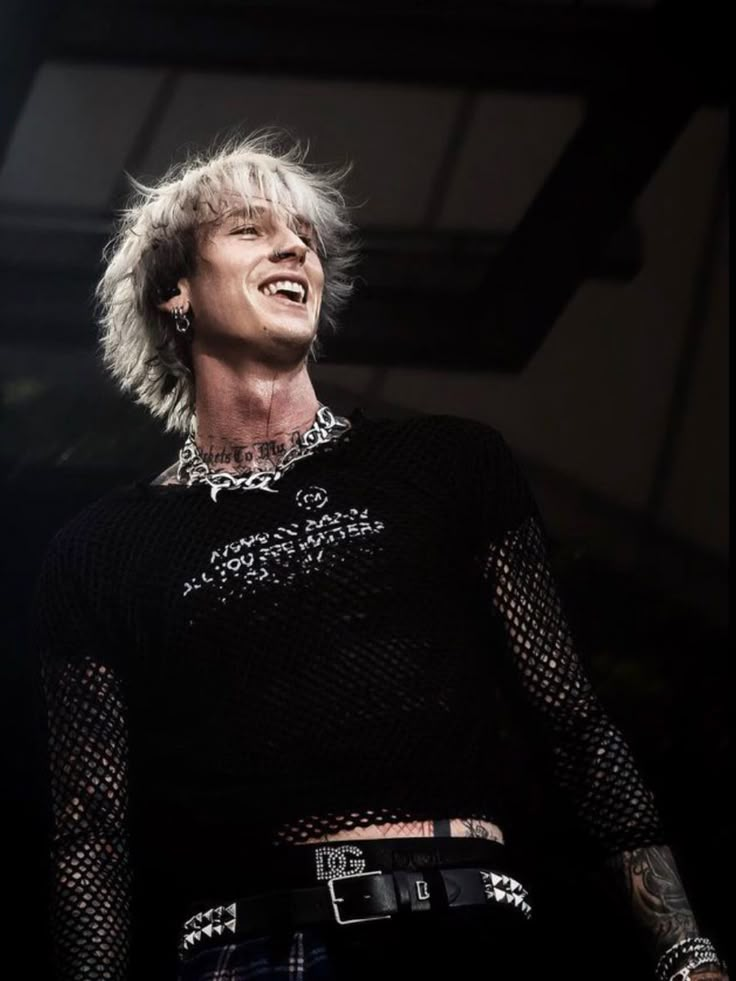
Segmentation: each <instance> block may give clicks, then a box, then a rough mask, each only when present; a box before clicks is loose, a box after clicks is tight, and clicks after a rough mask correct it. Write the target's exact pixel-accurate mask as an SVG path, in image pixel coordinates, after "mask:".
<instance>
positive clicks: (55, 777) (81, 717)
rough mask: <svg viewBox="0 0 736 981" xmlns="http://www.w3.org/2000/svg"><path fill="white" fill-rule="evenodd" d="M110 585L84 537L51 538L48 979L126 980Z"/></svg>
mask: <svg viewBox="0 0 736 981" xmlns="http://www.w3.org/2000/svg"><path fill="white" fill-rule="evenodd" d="M110 595H111V582H110V574H109V571H108V570H107V568H106V567H105V566H101V565H100V563H99V562H98V561H97V559H96V558H95V553H94V551H93V548H92V547H91V545H90V538H89V535H88V534H86V533H85V532H84V530H81V531H80V530H78V529H77V528H74V529H73V531H72V532H69V531H67V532H66V533H59V534H58V535H57V536H56V537H55V538H54V540H53V541H52V543H51V545H50V547H49V550H48V551H47V553H46V556H45V558H44V562H43V564H42V567H41V570H40V575H39V579H38V581H37V584H36V590H35V596H34V615H33V619H32V646H33V649H34V650H35V651H36V655H37V657H38V658H39V661H40V669H41V683H42V689H43V701H44V703H45V707H46V720H47V726H46V729H47V736H48V775H49V784H50V799H51V801H50V802H51V828H50V832H51V840H50V859H51V862H50V870H49V871H50V880H49V886H50V904H51V909H50V921H51V922H50V927H51V939H52V944H53V956H54V977H55V978H58V979H60V981H101V979H103V978H104V979H105V981H127V977H128V973H129V950H130V909H131V871H130V868H131V866H130V855H129V848H128V838H129V834H128V713H127V709H126V698H125V690H124V684H123V678H122V674H121V672H122V666H123V664H124V661H123V659H122V656H121V655H120V650H119V648H120V647H121V646H122V645H121V644H120V642H119V638H118V636H117V634H116V632H115V630H114V628H113V627H112V626H111V619H112V612H111V610H112V606H111V600H110Z"/></svg>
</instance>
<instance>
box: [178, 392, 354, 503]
mask: <svg viewBox="0 0 736 981" xmlns="http://www.w3.org/2000/svg"><path fill="white" fill-rule="evenodd" d="M350 428H351V426H350V422H349V420H348V419H345V418H344V417H343V416H336V415H334V413H333V412H332V410H331V409H329V408H328V407H327V406H326V405H320V407H319V409H318V410H317V415H316V417H315V420H314V422H313V423H312V425H311V426H310V428H309V429H307V431H306V432H304V433H302V435H301V437H300V438H299V441H298V442H297V443H295V445H294V446H292V447H291V448H290V449H289V450H287V451H286V453H285V454H284V457H283V459H282V460H281V463H279V465H278V466H277V467H276V468H275V469H274V470H254V469H251V470H247V471H245V472H244V473H243V474H242V475H236V474H233V473H229V472H228V471H226V470H212V468H211V467H210V466H209V465H208V464H207V463H206V462H205V461H204V459H203V458H202V454H201V453H200V452H199V447H198V446H197V442H196V440H195V438H194V433H193V432H192V431H190V433H189V435H188V436H187V438H186V441H185V443H184V445H183V446H182V448H181V450H180V451H179V467H178V469H177V473H176V475H177V479H178V480H179V481H180V482H181V483H184V484H186V485H187V487H191V485H192V484H195V483H205V484H209V486H210V497H211V498H212V500H213V501H215V502H217V495H218V494H219V493H220V491H222V490H264V491H270V492H271V493H274V494H275V493H278V491H277V489H276V488H275V487H274V486H273V485H274V484H275V483H277V481H279V480H280V479H281V478H282V476H283V475H284V474H285V473H286V471H287V470H290V469H291V468H292V467H293V466H294V464H295V463H296V462H297V460H302V459H303V458H304V457H306V456H311V455H312V454H313V453H314V451H315V450H316V449H317V448H318V447H319V446H324V445H325V444H326V443H332V442H334V441H335V440H337V439H339V438H340V437H341V436H342V435H343V434H344V433H346V432H347V431H348V430H349V429H350Z"/></svg>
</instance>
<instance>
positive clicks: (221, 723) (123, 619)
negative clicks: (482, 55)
mask: <svg viewBox="0 0 736 981" xmlns="http://www.w3.org/2000/svg"><path fill="white" fill-rule="evenodd" d="M342 176H344V175H340V174H319V173H317V172H316V171H313V170H309V169H308V168H307V167H306V165H305V164H304V161H303V154H302V151H301V149H300V148H299V147H298V146H295V147H292V148H291V149H290V150H288V151H287V152H285V153H281V152H280V151H279V149H278V147H277V145H276V143H275V140H274V138H273V136H272V135H271V134H269V133H266V134H261V135H256V136H255V137H251V138H250V139H246V140H243V141H241V142H240V143H235V144H231V145H230V146H228V147H226V148H225V149H224V150H222V151H220V152H219V153H217V154H213V155H212V156H210V157H209V158H205V159H202V160H196V161H192V162H190V163H189V164H187V165H186V166H184V167H182V168H180V169H179V170H177V171H175V172H173V173H172V175H170V176H168V177H167V178H165V179H164V180H163V181H162V182H161V183H160V184H158V185H157V186H156V187H153V188H145V187H142V186H138V198H137V200H136V201H135V202H134V203H133V204H132V205H131V207H130V208H129V210H128V211H127V212H126V215H125V216H124V219H123V222H122V224H121V227H120V229H119V231H118V234H117V236H116V238H115V240H114V241H113V243H112V244H111V247H110V249H109V250H108V253H107V268H106V271H105V274H104V276H103V278H102V281H101V283H100V287H99V291H98V297H99V301H100V320H101V325H102V336H101V343H102V351H103V355H104V360H105V364H106V366H107V367H108V368H109V369H110V371H111V372H112V374H113V375H114V377H115V378H116V379H117V380H118V382H119V383H120V385H121V387H122V388H123V389H124V390H127V391H130V392H131V393H132V394H133V395H134V397H135V398H136V400H137V401H139V402H141V403H142V404H144V405H146V406H147V407H148V408H149V410H150V411H151V412H152V413H153V414H154V415H155V416H157V417H159V418H161V419H162V420H163V421H164V423H165V425H166V428H167V429H169V430H175V431H178V432H180V433H181V434H182V435H183V436H185V437H186V438H185V441H184V444H183V446H182V449H181V452H180V454H179V458H178V460H177V461H176V462H175V463H174V464H173V465H172V466H171V467H170V468H169V469H167V470H166V471H164V473H162V474H160V475H158V476H157V477H155V478H153V479H146V480H143V481H140V482H138V483H136V484H135V485H132V486H129V487H124V488H119V489H117V490H115V491H113V492H112V493H111V494H109V495H107V496H106V497H105V498H103V499H102V500H101V501H99V502H96V503H95V504H93V505H92V506H91V507H89V508H87V509H85V510H84V511H83V512H82V513H81V514H80V515H78V516H76V517H75V518H74V519H73V520H72V521H71V522H69V523H68V524H67V525H66V526H65V527H64V528H63V529H62V530H61V531H60V532H59V533H58V534H57V536H56V538H55V539H54V541H53V542H52V545H51V547H50V549H49V553H48V555H47V557H46V561H45V563H44V568H43V570H42V575H41V579H40V583H39V595H38V618H37V619H38V638H37V643H38V645H39V648H40V650H41V654H42V659H43V661H42V663H43V669H44V683H45V690H46V696H47V700H48V711H49V729H50V764H51V781H52V794H53V805H54V820H55V825H54V841H53V855H52V857H53V863H54V872H55V879H54V893H53V902H54V907H53V928H54V935H55V940H56V949H57V957H58V961H59V971H60V975H61V976H62V977H64V978H91V977H105V978H110V979H115V978H124V977H127V976H128V973H129V971H130V970H131V968H130V963H131V960H130V956H131V954H130V952H131V943H132V945H133V948H134V951H137V953H136V954H135V956H136V957H137V958H138V963H139V964H140V963H142V959H144V957H145V955H144V954H143V953H142V952H141V950H142V947H143V945H144V943H145V942H146V941H148V942H152V938H155V939H157V942H160V943H161V944H162V945H164V946H166V945H170V949H171V950H172V951H173V948H174V944H175V942H176V941H178V944H179V955H180V965H179V968H178V970H179V974H180V977H181V978H182V979H183V981H193V979H200V978H201V979H204V978H214V979H224V978H225V977H228V978H230V977H235V976H237V977H239V978H245V977H249V976H250V974H249V973H248V972H249V971H250V970H253V971H254V972H255V971H256V970H263V969H264V968H263V964H264V963H265V962H266V961H267V962H268V964H269V965H270V966H269V971H271V973H269V974H267V975H265V976H273V977H277V976H279V977H280V976H286V975H285V974H284V973H283V972H284V971H286V970H289V971H290V972H291V973H289V975H288V976H289V977H302V976H304V977H315V978H316V977H322V976H324V977H327V976H337V977H345V978H350V979H357V978H358V977H360V976H362V975H361V971H363V972H365V976H366V977H370V976H375V970H376V966H375V965H376V964H380V963H381V956H382V954H381V952H383V953H384V954H385V951H387V950H389V949H390V951H391V963H392V964H393V966H394V968H396V970H398V969H399V966H400V965H402V964H403V965H404V968H403V969H410V968H411V966H412V965H413V966H414V968H417V967H418V966H420V965H421V964H422V963H426V965H427V968H429V967H430V966H432V967H434V968H436V969H437V968H439V970H440V974H442V973H443V972H444V973H445V974H449V973H450V972H452V973H454V974H455V975H457V976H463V971H464V970H472V968H473V966H475V967H479V966H481V965H482V964H485V963H486V957H487V955H488V951H490V954H491V955H492V960H493V964H494V967H496V968H499V967H501V966H502V965H503V964H506V965H509V966H515V967H516V968H517V972H516V976H519V970H518V968H519V966H520V954H519V950H518V948H517V947H516V946H515V943H516V942H518V938H519V937H522V936H524V935H525V934H524V931H525V929H526V927H527V924H528V922H529V919H530V917H531V916H532V903H531V901H530V896H529V893H528V890H527V889H526V887H525V886H524V884H523V882H522V881H521V879H519V878H518V864H516V860H515V858H514V853H513V852H512V851H511V850H510V847H509V844H510V841H511V839H512V837H513V823H512V820H511V817H512V815H513V808H512V806H511V804H510V799H511V798H510V795H511V790H510V788H509V781H508V780H507V779H506V778H505V774H506V772H507V763H508V761H507V760H505V759H504V755H503V754H504V747H503V744H502V741H501V740H500V737H499V728H500V727H499V722H498V717H497V709H496V704H495V701H494V698H495V696H494V694H493V693H494V692H495V691H496V689H497V688H498V687H499V685H505V686H506V687H509V686H510V687H512V688H514V689H515V690H518V691H520V692H521V693H522V694H523V696H524V699H525V703H526V706H527V712H528V724H529V725H531V726H533V727H534V728H535V729H537V730H539V735H540V737H541V742H543V743H544V744H546V745H547V746H548V748H549V762H550V768H551V772H552V774H553V775H554V777H555V778H556V780H557V782H558V784H559V786H560V788H561V790H562V791H563V792H565V793H566V794H567V798H568V801H569V803H570V806H571V808H572V809H573V811H574V813H575V818H576V819H577V820H578V821H579V824H580V827H581V830H582V831H583V832H584V833H585V834H586V835H587V837H588V839H589V841H590V842H591V844H592V845H593V846H594V847H596V848H597V849H598V851H599V853H600V856H601V860H602V862H604V863H605V864H606V866H607V867H608V869H609V870H610V873H611V876H612V878H613V880H614V881H616V882H618V884H619V886H620V887H621V889H622V890H624V892H625V895H626V896H627V899H628V901H629V903H630V905H631V910H632V913H633V916H634V918H635V919H636V920H638V921H639V922H640V923H641V925H642V926H643V927H644V930H645V933H646V935H647V938H648V941H649V945H650V949H651V953H652V955H653V959H654V963H655V965H656V977H657V979H658V981H670V979H673V978H675V977H677V978H682V979H684V978H686V977H693V978H695V977H697V978H700V979H701V981H703V979H708V981H714V979H716V978H718V979H722V978H723V977H725V973H724V972H723V971H722V970H721V967H720V966H719V964H718V960H717V955H716V952H715V950H714V949H713V946H712V944H711V943H710V941H708V940H707V939H705V938H702V937H700V936H699V931H698V928H697V925H696V923H695V920H694V918H693V916H692V913H691V911H690V909H689V907H688V905H687V901H686V898H685V895H684V893H683V890H682V886H681V883H680V880H679V877H678V874H677V871H676V868H675V864H674V861H673V859H672V855H671V853H670V851H669V849H668V848H667V845H666V842H665V839H664V833H663V831H662V828H661V825H660V821H659V818H658V815H657V812H656V808H655V805H654V802H653V800H652V797H651V794H650V792H649V791H648V790H647V788H646V787H645V786H644V784H643V782H642V779H641V777H640V775H639V774H638V772H637V770H636V767H635V764H634V761H633V760H632V758H631V754H630V752H629V750H628V747H627V746H626V743H625V741H624V740H623V738H622V736H621V734H620V733H619V731H618V730H617V729H616V728H615V727H614V726H613V725H612V724H611V723H610V722H609V721H608V719H607V718H606V716H605V714H604V713H603V711H602V709H601V706H600V705H599V703H598V701H597V699H596V697H595V694H594V693H593V691H592V690H591V687H590V684H589V682H588V680H587V679H586V677H585V676H584V674H583V672H582V670H581V668H580V664H579V661H578V658H577V655H576V653H575V648H574V643H573V640H572V638H571V636H570V631H569V627H568V625H567V622H566V620H565V617H564V613H563V610H562V607H561V604H560V600H559V597H558V594H557V591H556V588H555V584H554V581H553V578H552V576H551V573H550V570H549V565H548V561H547V556H546V547H545V538H544V532H543V528H542V524H541V519H540V516H539V514H538V512H537V509H536V506H535V504H534V501H533V499H532V497H531V494H530V493H529V490H528V487H527V484H526V481H525V480H524V477H523V474H522V473H521V471H520V469H519V468H518V466H517V465H516V463H515V461H514V459H513V457H512V455H511V453H510V451H509V449H508V447H507V446H506V444H505V442H504V440H503V438H502V437H501V435H500V434H499V433H498V432H497V431H496V430H494V429H492V428H491V427H487V426H483V425H481V424H478V423H474V422H471V421H469V420H462V419H455V418H452V417H448V416H433V417H427V418H419V419H413V420H410V421H409V422H403V423H397V422H392V421H387V420H370V419H367V418H366V417H365V416H364V415H363V414H362V413H360V412H359V411H356V412H354V413H352V414H351V416H350V417H349V418H344V417H341V416H338V415H336V414H334V413H333V412H332V411H331V410H330V409H329V407H327V406H324V405H322V404H321V403H320V401H319V399H318V398H317V395H316V394H315V391H314V388H313V386H312V383H311V380H310V377H309V372H308V359H309V356H310V354H312V355H313V354H314V353H315V351H316V348H317V338H318V334H319V331H320V330H325V329H329V328H331V327H334V325H335V322H336V316H337V313H338V312H339V309H340V307H341V306H342V304H343V303H344V302H345V300H346V299H347V298H348V296H349V294H350V290H351V280H350V268H351V264H352V262H353V259H354V256H355V248H354V245H353V241H352V228H351V225H350V223H349V221H348V220H347V217H346V208H345V203H344V199H343V197H342V195H341V193H340V191H339V189H338V187H339V181H340V178H341V177H342ZM507 836H508V838H509V842H507V841H506V837H507ZM131 920H132V926H133V927H134V928H136V929H133V930H132V932H131V929H132V927H131ZM374 921H375V922H374ZM378 921H380V922H378ZM417 924H420V926H419V927H417ZM426 924H432V931H433V932H432V933H431V934H429V933H427V932H426V931H425V932H424V933H422V929H424V927H423V926H421V925H426ZM458 924H463V926H465V925H470V927H471V929H468V930H467V931H463V932H461V933H459V934H458V933H454V932H453V931H454V930H455V929H456V928H457V926H458ZM448 929H449V932H445V931H448ZM136 930H137V932H136ZM435 930H436V933H435V932H434V931H435ZM417 931H418V932H417ZM409 936H410V937H412V938H414V941H415V942H413V945H412V947H411V949H408V950H407V949H406V946H407V945H406V944H405V943H404V940H403V938H406V937H409ZM131 937H132V941H131ZM457 937H462V940H461V942H460V944H459V947H460V949H450V947H451V944H453V943H454V942H455V941H454V940H451V939H450V938H457ZM175 938H176V940H175ZM355 938H358V941H359V940H360V938H364V939H365V938H368V940H369V941H370V942H369V943H364V945H363V949H362V950H361V952H360V953H358V950H359V949H360V943H359V942H358V941H356V943H357V946H356V947H354V948H353V947H351V943H352V942H353V940H354V939H355ZM440 938H445V939H444V940H442V939H440ZM511 938H513V939H514V943H510V940H511ZM430 940H431V941H432V942H431V943H430ZM305 945H306V947H305ZM484 945H485V946H484ZM418 947H419V948H421V949H418ZM486 947H487V948H488V950H486ZM371 949H372V950H373V951H374V952H375V951H378V952H379V954H378V960H374V961H370V960H369V950H371ZM570 955H571V957H572V956H573V955H574V951H572V950H571V951H570ZM421 957H424V958H425V961H424V962H422V961H421ZM402 958H404V960H402ZM295 965H296V966H295ZM149 969H150V968H149ZM137 970H138V972H139V973H136V974H134V976H135V977H139V976H141V973H142V971H141V968H137ZM157 970H158V971H160V969H157ZM327 970H334V971H336V972H337V974H336V975H328V974H327V973H325V974H322V973H320V972H324V971H327ZM305 971H306V973H304V972H305ZM678 971H679V972H684V973H679V974H678V973H677V972H678ZM228 972H229V973H228ZM237 972H240V973H237ZM295 972H296V973H295ZM300 972H301V973H300ZM151 976H156V977H160V976H162V975H161V974H160V973H153V972H152V971H151ZM258 976H264V975H263V974H259V975H258ZM397 976H398V975H397Z"/></svg>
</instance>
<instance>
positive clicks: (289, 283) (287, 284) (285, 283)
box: [260, 279, 306, 303]
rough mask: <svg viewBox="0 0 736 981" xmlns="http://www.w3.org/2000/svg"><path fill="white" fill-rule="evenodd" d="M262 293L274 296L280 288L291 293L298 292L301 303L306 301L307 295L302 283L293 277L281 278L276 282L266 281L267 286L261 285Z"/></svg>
mask: <svg viewBox="0 0 736 981" xmlns="http://www.w3.org/2000/svg"><path fill="white" fill-rule="evenodd" d="M260 290H261V293H265V294H266V296H274V295H275V294H276V293H278V291H279V290H287V291H288V292H290V293H296V295H297V297H298V301H299V303H303V302H304V297H305V295H306V290H305V289H304V287H303V286H302V284H301V283H296V282H294V280H293V279H279V280H278V282H275V283H266V285H265V286H261V287H260Z"/></svg>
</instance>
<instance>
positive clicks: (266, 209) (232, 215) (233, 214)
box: [222, 204, 313, 229]
mask: <svg viewBox="0 0 736 981" xmlns="http://www.w3.org/2000/svg"><path fill="white" fill-rule="evenodd" d="M273 213H274V209H273V208H272V207H271V206H268V205H263V204H253V205H250V206H249V207H247V208H236V209H234V210H233V211H230V212H226V213H225V215H223V219H222V220H223V221H228V222H230V221H242V220H243V219H247V218H253V217H259V218H262V217H264V216H267V217H271V216H273ZM292 217H293V220H294V224H295V225H296V226H297V227H306V228H310V229H311V228H313V225H312V222H311V221H309V220H308V219H307V218H304V217H303V216H302V215H293V216H292Z"/></svg>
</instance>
